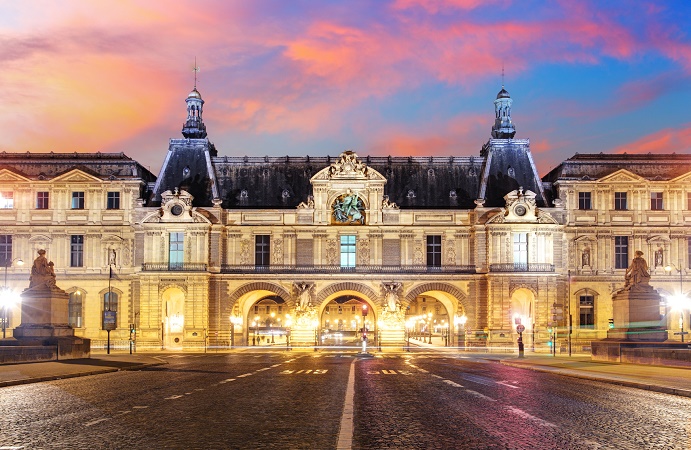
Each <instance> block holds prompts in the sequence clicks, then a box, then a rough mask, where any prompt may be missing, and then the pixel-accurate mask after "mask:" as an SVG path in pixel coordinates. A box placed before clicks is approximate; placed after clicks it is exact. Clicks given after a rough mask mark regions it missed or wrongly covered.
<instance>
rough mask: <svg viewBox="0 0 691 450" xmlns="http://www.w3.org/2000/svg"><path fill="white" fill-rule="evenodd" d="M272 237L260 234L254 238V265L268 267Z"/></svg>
mask: <svg viewBox="0 0 691 450" xmlns="http://www.w3.org/2000/svg"><path fill="white" fill-rule="evenodd" d="M270 250H271V236H269V235H268V234H260V235H257V236H255V237H254V264H255V265H256V266H264V267H266V266H268V265H269V257H270V256H271V252H270Z"/></svg>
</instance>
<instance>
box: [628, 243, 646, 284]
mask: <svg viewBox="0 0 691 450" xmlns="http://www.w3.org/2000/svg"><path fill="white" fill-rule="evenodd" d="M624 279H625V280H626V284H625V285H624V288H625V289H630V288H631V287H632V286H636V285H639V284H648V282H649V281H650V272H648V263H647V262H645V259H643V252H642V251H640V250H636V256H635V257H634V258H633V261H631V265H630V266H629V268H628V269H626V275H625V276H624Z"/></svg>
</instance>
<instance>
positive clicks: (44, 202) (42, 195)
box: [36, 192, 48, 209]
mask: <svg viewBox="0 0 691 450" xmlns="http://www.w3.org/2000/svg"><path fill="white" fill-rule="evenodd" d="M36 209H48V192H37V193H36Z"/></svg>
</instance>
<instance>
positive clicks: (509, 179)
mask: <svg viewBox="0 0 691 450" xmlns="http://www.w3.org/2000/svg"><path fill="white" fill-rule="evenodd" d="M186 103H187V119H186V121H185V123H184V125H183V138H182V139H171V140H170V142H169V148H168V152H167V154H166V155H165V159H164V162H163V165H162V168H161V171H160V173H159V175H158V176H157V177H154V176H153V175H152V174H151V173H149V172H148V171H147V170H146V169H144V168H143V167H142V166H141V165H140V164H138V163H137V162H136V161H134V160H132V159H130V158H128V157H126V156H124V155H122V154H79V153H74V154H52V153H51V154H34V153H26V154H8V153H3V154H2V155H0V195H2V197H0V224H1V225H2V228H3V230H2V232H0V264H2V263H3V262H4V268H5V286H6V288H8V289H10V290H14V291H17V292H18V291H21V290H22V289H24V288H26V287H27V286H28V274H29V268H30V264H26V265H25V266H18V265H17V264H16V262H17V258H21V259H23V260H24V261H26V262H27V263H30V261H31V260H32V259H33V258H34V257H35V255H36V252H37V250H38V249H41V248H43V249H45V250H46V251H47V256H48V257H49V259H50V260H52V261H54V263H55V272H56V276H57V281H58V286H59V287H61V288H62V289H64V290H66V291H67V292H68V293H69V294H70V324H71V325H73V326H74V327H75V328H76V334H77V335H81V336H84V337H88V338H91V339H92V342H93V345H94V346H95V347H98V346H100V345H103V343H104V342H105V340H106V336H107V332H106V331H105V330H104V326H103V320H102V318H103V312H104V311H106V310H110V311H117V316H118V317H117V329H116V330H114V331H112V332H111V333H110V336H111V340H112V342H113V343H114V345H116V346H121V347H126V346H128V345H129V341H130V339H134V340H135V342H136V347H137V349H139V350H145V349H152V350H156V349H183V350H199V349H202V348H206V347H207V346H209V345H210V346H217V347H220V348H228V347H231V346H237V345H292V346H300V345H303V346H312V345H341V344H344V343H351V344H352V343H354V342H356V341H357V340H358V339H360V338H361V336H362V335H363V334H365V335H367V337H368V339H369V341H370V342H371V343H373V344H374V345H379V346H402V345H404V344H405V342H406V341H409V340H417V341H420V342H423V341H424V342H425V343H427V344H428V345H430V344H431V345H433V346H446V345H449V346H471V347H472V346H492V347H514V346H515V343H516V340H517V338H518V330H520V329H522V328H524V329H525V331H523V340H524V342H525V344H526V346H527V348H529V349H534V350H536V351H545V352H546V351H548V350H550V349H551V348H552V345H557V346H558V348H559V349H560V350H565V349H566V346H567V345H568V344H569V343H570V344H571V345H573V346H574V347H575V350H579V351H580V350H584V349H587V348H588V346H589V342H590V341H591V340H593V339H600V338H603V337H606V333H607V329H608V327H609V326H610V319H611V318H612V295H613V294H614V293H615V292H616V291H617V290H619V289H621V288H622V287H623V281H624V272H625V270H626V267H627V266H628V264H629V262H630V260H631V258H632V257H633V253H634V251H636V250H642V251H643V252H644V254H645V258H646V260H647V261H648V263H649V265H650V270H651V274H652V284H653V285H654V286H655V287H656V288H657V289H658V290H659V291H660V292H661V293H662V294H663V295H665V298H667V297H668V296H672V295H674V294H680V293H682V292H688V291H689V290H690V289H691V280H690V279H688V278H689V277H688V273H689V264H690V262H691V258H690V255H691V231H689V230H690V228H689V225H690V224H691V156H689V155H675V154H669V155H602V154H600V155H576V156H574V157H573V158H570V159H569V160H567V161H565V162H563V163H562V164H561V165H560V166H558V167H557V168H556V169H554V170H553V171H551V172H550V173H549V174H547V175H545V177H544V178H542V179H541V178H540V177H539V174H538V172H537V169H536V166H535V164H534V161H533V159H532V154H531V152H530V142H529V140H527V139H516V138H515V133H516V130H515V126H514V123H513V121H512V118H511V108H512V99H511V97H510V95H509V93H508V92H507V91H506V90H505V89H503V88H502V90H501V91H500V92H499V94H498V95H497V98H496V99H495V101H494V104H495V122H494V126H493V127H492V131H491V138H490V139H489V140H488V142H487V143H485V144H484V145H483V146H482V148H481V149H480V151H479V152H478V155H477V156H472V157H467V156H466V157H461V156H452V157H436V156H434V157H433V156H429V157H391V156H390V157H375V156H359V155H357V154H356V153H355V152H352V151H345V152H343V153H341V154H340V155H339V156H335V157H329V156H326V157H308V156H305V157H256V156H253V157H247V156H246V157H230V156H219V155H218V151H217V150H216V148H215V146H214V144H213V143H212V142H211V141H210V140H209V139H208V137H207V131H206V126H205V124H204V122H203V119H202V114H203V105H204V101H203V100H202V97H201V95H200V94H199V92H198V91H197V89H196V87H195V89H193V91H192V92H191V93H190V95H189V96H188V97H187V99H186ZM685 285H686V287H685ZM671 306H672V305H671V303H669V302H666V303H664V304H661V316H660V317H661V322H662V323H664V324H666V326H667V328H668V329H669V337H670V339H679V338H680V337H681V336H680V335H675V334H674V332H678V331H679V323H680V320H681V319H682V318H684V316H682V314H686V320H685V322H684V323H685V328H686V329H688V323H689V321H688V319H689V318H688V314H689V312H688V309H687V310H686V312H684V313H682V310H681V309H679V308H678V307H677V306H676V304H675V306H674V308H673V307H671ZM6 323H7V326H8V327H9V328H10V329H12V328H13V327H15V326H17V325H19V323H20V317H19V306H18V305H16V304H15V305H13V306H10V307H9V308H8V314H7V322H6ZM519 325H520V326H519ZM569 325H570V327H569ZM569 329H571V333H570V334H569ZM133 330H134V333H133Z"/></svg>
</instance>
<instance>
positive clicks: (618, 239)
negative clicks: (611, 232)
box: [614, 236, 629, 269]
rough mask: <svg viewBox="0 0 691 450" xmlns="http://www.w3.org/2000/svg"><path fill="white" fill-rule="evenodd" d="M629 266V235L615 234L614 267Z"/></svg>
mask: <svg viewBox="0 0 691 450" xmlns="http://www.w3.org/2000/svg"><path fill="white" fill-rule="evenodd" d="M628 267H629V237H628V236H614V268H615V269H626V268H628Z"/></svg>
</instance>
